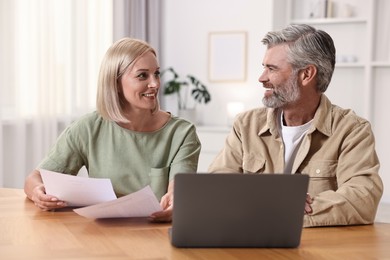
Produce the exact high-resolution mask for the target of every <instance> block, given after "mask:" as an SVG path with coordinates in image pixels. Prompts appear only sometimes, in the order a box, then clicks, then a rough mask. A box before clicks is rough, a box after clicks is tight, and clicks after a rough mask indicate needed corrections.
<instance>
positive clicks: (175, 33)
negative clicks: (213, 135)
mask: <svg viewBox="0 0 390 260" xmlns="http://www.w3.org/2000/svg"><path fill="white" fill-rule="evenodd" d="M163 3H164V15H163V19H164V24H163V28H164V29H163V33H162V35H163V39H162V50H161V51H160V54H161V67H162V69H164V68H167V67H170V66H173V67H174V68H175V69H176V70H177V71H178V72H180V74H183V76H184V75H186V74H188V73H189V74H193V75H194V76H196V77H197V78H199V80H201V81H202V82H203V83H204V84H205V85H206V86H208V89H209V91H210V93H211V96H212V100H211V102H210V103H208V104H207V105H203V104H202V105H198V106H197V112H198V123H199V124H202V125H208V126H210V125H211V126H214V125H218V126H224V125H227V124H228V123H227V122H228V118H227V114H226V105H227V103H228V102H231V101H240V102H244V104H245V109H249V108H252V107H258V106H261V105H262V103H261V99H262V96H263V90H262V86H261V84H260V83H259V82H258V81H257V79H258V77H259V76H260V73H261V71H262V65H261V63H262V58H263V53H264V51H265V48H264V47H263V45H262V43H261V42H260V41H261V39H262V37H263V36H264V35H265V34H266V33H267V32H268V31H270V30H272V19H273V18H272V1H271V0H261V1H259V0H212V1H210V0H196V1H193V0H165V1H164V2H163ZM219 31H246V32H247V36H248V37H247V46H248V49H247V54H248V57H247V79H246V81H245V82H228V83H210V82H209V80H208V56H207V55H208V34H209V33H210V32H219ZM164 101H165V102H164ZM162 103H163V107H164V108H165V109H167V110H169V111H171V112H172V113H176V112H177V109H176V103H175V99H174V98H172V97H169V96H166V97H165V98H163V99H162Z"/></svg>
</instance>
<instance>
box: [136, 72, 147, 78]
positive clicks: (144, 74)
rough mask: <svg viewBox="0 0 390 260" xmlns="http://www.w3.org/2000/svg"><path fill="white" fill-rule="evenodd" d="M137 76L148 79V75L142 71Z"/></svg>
mask: <svg viewBox="0 0 390 260" xmlns="http://www.w3.org/2000/svg"><path fill="white" fill-rule="evenodd" d="M137 78H139V79H146V78H147V75H146V73H141V74H139V75H138V76H137Z"/></svg>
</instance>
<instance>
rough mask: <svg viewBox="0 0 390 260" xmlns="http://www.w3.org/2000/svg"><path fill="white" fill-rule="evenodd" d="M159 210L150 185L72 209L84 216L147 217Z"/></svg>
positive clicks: (159, 206)
mask: <svg viewBox="0 0 390 260" xmlns="http://www.w3.org/2000/svg"><path fill="white" fill-rule="evenodd" d="M161 210H162V207H161V205H160V203H159V202H158V200H157V198H156V196H155V195H154V193H153V191H152V189H151V188H150V186H146V187H145V188H143V189H141V190H139V191H137V192H134V193H131V194H129V195H127V196H124V197H121V198H119V199H116V200H113V201H108V202H103V203H100V204H96V205H93V206H89V207H84V208H78V209H74V211H75V212H76V213H77V214H79V215H81V216H84V217H86V218H129V217H148V216H150V214H152V213H154V212H157V211H161Z"/></svg>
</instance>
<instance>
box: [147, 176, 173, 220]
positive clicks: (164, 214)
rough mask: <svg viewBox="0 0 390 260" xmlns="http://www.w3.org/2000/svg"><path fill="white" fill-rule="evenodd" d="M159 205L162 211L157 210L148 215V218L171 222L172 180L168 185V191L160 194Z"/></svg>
mask: <svg viewBox="0 0 390 260" xmlns="http://www.w3.org/2000/svg"><path fill="white" fill-rule="evenodd" d="M160 205H161V207H162V208H163V210H162V211H158V212H155V213H153V214H152V215H150V217H149V219H150V221H152V222H171V221H172V210H173V181H170V183H169V185H168V192H167V193H166V194H165V195H164V196H162V198H161V201H160Z"/></svg>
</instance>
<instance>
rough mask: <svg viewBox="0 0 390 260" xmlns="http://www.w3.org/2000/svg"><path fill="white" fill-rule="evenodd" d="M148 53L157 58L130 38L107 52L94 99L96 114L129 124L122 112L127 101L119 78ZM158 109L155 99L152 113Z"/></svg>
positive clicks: (139, 42)
mask: <svg viewBox="0 0 390 260" xmlns="http://www.w3.org/2000/svg"><path fill="white" fill-rule="evenodd" d="M149 51H150V52H152V53H153V54H154V55H155V56H157V55H156V51H155V50H154V49H153V48H152V47H151V46H150V45H149V44H148V43H147V42H144V41H141V40H138V39H132V38H123V39H120V40H119V41H117V42H115V43H114V44H113V45H112V46H111V47H110V48H109V49H108V50H107V52H106V54H105V56H104V58H103V61H102V63H101V66H100V72H99V77H98V89H97V97H96V108H97V112H98V113H99V114H100V115H101V116H102V117H103V118H105V119H107V120H111V121H115V122H121V123H129V120H128V119H127V118H126V116H125V114H126V113H125V111H124V107H125V105H126V103H127V100H126V99H125V98H124V96H123V94H122V84H121V78H122V76H123V74H124V73H125V72H126V70H127V69H128V68H129V67H130V66H131V65H132V64H134V63H135V61H136V60H137V59H138V58H140V57H141V56H142V55H143V54H145V53H147V52H149ZM159 109H160V104H159V101H158V99H157V104H156V107H155V108H154V109H153V110H152V113H155V112H156V111H158V110H159Z"/></svg>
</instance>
